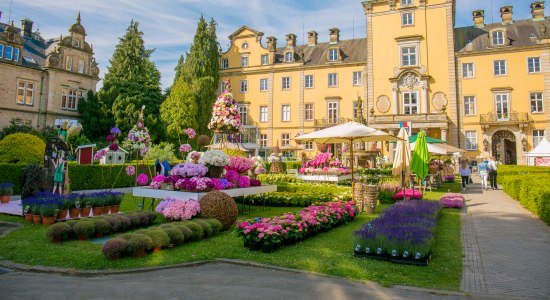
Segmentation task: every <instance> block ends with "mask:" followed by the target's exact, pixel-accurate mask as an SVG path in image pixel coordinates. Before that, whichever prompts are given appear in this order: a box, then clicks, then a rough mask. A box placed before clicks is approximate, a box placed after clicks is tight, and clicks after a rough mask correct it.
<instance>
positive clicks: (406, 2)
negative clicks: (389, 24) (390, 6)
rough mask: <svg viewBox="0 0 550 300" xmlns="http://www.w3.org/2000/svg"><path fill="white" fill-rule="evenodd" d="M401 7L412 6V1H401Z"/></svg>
mask: <svg viewBox="0 0 550 300" xmlns="http://www.w3.org/2000/svg"><path fill="white" fill-rule="evenodd" d="M401 5H403V6H407V5H413V0H401Z"/></svg>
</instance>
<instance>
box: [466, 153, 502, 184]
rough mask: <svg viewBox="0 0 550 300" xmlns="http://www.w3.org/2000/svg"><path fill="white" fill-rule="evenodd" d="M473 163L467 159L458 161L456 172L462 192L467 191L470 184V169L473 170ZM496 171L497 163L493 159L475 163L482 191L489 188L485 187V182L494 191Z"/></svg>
mask: <svg viewBox="0 0 550 300" xmlns="http://www.w3.org/2000/svg"><path fill="white" fill-rule="evenodd" d="M473 165H474V161H473V160H472V161H470V160H468V159H463V160H461V161H460V167H459V169H458V172H459V173H460V177H461V179H462V190H466V189H468V185H469V184H470V183H472V178H471V175H472V169H473ZM497 169H498V162H497V161H496V160H495V158H494V157H490V158H488V159H483V160H481V161H480V162H478V163H477V174H478V175H479V177H480V179H481V188H482V189H484V190H486V191H487V190H488V189H489V187H488V186H487V181H489V185H490V187H491V189H493V190H496V189H498V188H497V174H498V173H497Z"/></svg>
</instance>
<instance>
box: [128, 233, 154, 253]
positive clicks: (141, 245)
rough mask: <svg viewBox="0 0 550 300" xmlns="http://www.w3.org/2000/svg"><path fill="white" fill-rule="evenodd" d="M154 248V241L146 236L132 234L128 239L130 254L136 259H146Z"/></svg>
mask: <svg viewBox="0 0 550 300" xmlns="http://www.w3.org/2000/svg"><path fill="white" fill-rule="evenodd" d="M153 247H154V243H153V240H151V238H150V237H148V236H146V235H144V234H131V236H130V237H129V239H128V248H127V249H128V253H129V254H131V255H133V256H134V257H144V256H145V253H146V252H147V251H150V250H151V249H153Z"/></svg>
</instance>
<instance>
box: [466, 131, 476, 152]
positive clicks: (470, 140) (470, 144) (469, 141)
mask: <svg viewBox="0 0 550 300" xmlns="http://www.w3.org/2000/svg"><path fill="white" fill-rule="evenodd" d="M472 134H473V136H471V135H472ZM464 136H465V137H466V150H468V151H475V150H477V149H478V145H477V131H476V130H466V131H465V132H464Z"/></svg>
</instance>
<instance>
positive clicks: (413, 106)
mask: <svg viewBox="0 0 550 300" xmlns="http://www.w3.org/2000/svg"><path fill="white" fill-rule="evenodd" d="M407 95H408V96H409V97H408V99H409V102H410V103H405V99H407V97H406V96H407ZM412 95H415V97H414V99H415V100H416V103H412V100H413V97H412ZM401 104H402V105H401V107H403V114H404V115H416V114H418V112H419V111H420V103H419V99H418V91H410V92H402V93H401ZM407 109H408V110H409V112H408V113H407ZM415 110H416V111H415ZM413 111H414V112H413Z"/></svg>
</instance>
